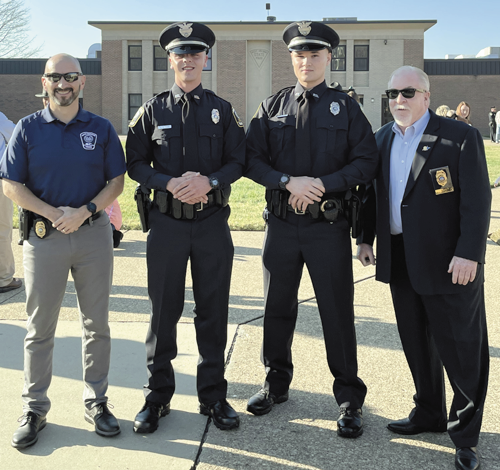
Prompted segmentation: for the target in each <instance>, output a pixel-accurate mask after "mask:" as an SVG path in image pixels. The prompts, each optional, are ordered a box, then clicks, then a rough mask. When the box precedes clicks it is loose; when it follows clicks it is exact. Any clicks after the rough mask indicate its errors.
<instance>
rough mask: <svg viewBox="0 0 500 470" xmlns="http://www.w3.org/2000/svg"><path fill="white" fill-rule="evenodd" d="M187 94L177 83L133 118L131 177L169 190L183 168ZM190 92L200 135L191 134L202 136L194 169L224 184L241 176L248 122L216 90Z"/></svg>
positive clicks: (128, 149)
mask: <svg viewBox="0 0 500 470" xmlns="http://www.w3.org/2000/svg"><path fill="white" fill-rule="evenodd" d="M183 94H184V92H183V91H182V89H181V88H179V87H178V86H177V84H174V85H173V87H172V88H171V89H170V90H167V91H164V92H163V93H160V94H158V95H156V96H154V97H153V98H151V99H150V100H149V101H147V102H146V103H145V104H144V106H143V107H141V108H140V109H139V111H138V112H137V114H136V115H135V117H134V119H132V121H131V122H130V124H129V132H128V136H127V144H126V154H127V169H128V172H129V175H130V177H131V178H132V179H134V180H135V181H138V182H139V183H140V184H142V185H144V186H146V187H148V188H150V189H155V190H160V191H165V190H166V187H167V183H168V182H169V181H170V179H171V178H173V177H174V178H177V177H179V176H181V175H182V174H183V173H184V170H183V158H184V157H183V154H182V148H183V146H182V143H183V142H182V101H181V98H182V96H183ZM191 95H193V96H194V100H193V101H192V102H191V104H190V106H191V110H192V109H194V110H195V113H196V135H193V136H192V138H193V139H197V140H198V165H199V167H198V168H196V169H194V168H193V169H192V170H190V171H199V172H200V174H202V175H204V176H208V177H215V178H217V179H218V181H219V187H220V188H221V189H223V188H225V187H228V186H229V185H230V184H231V183H233V182H234V181H236V180H237V179H238V178H240V176H241V174H242V171H243V166H244V164H245V132H244V130H243V123H242V122H241V121H240V119H239V118H238V116H237V115H236V113H235V111H234V109H233V108H232V107H231V104H230V103H229V102H227V101H225V100H223V99H222V98H220V97H218V96H217V95H216V94H215V93H214V92H213V91H211V90H205V89H203V87H202V86H201V85H199V86H198V87H197V88H196V89H194V90H193V91H191ZM190 112H191V111H190ZM151 164H152V165H151Z"/></svg>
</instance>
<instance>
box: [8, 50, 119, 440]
mask: <svg viewBox="0 0 500 470" xmlns="http://www.w3.org/2000/svg"><path fill="white" fill-rule="evenodd" d="M42 85H43V88H44V90H45V91H46V92H47V94H48V98H49V105H48V106H47V107H46V108H44V109H43V110H41V111H37V112H36V113H34V114H31V115H30V116H27V117H25V118H23V119H21V120H20V121H19V123H18V124H17V126H16V128H15V129H14V132H13V134H12V138H11V140H10V142H9V145H8V147H7V151H6V152H5V154H4V156H3V158H2V160H1V161H0V178H2V179H3V189H4V192H5V195H6V196H7V197H9V198H10V199H12V200H13V201H14V202H15V203H16V204H18V205H19V206H21V207H22V208H23V213H24V222H25V224H27V225H28V228H29V229H30V230H29V235H28V237H27V238H26V239H25V240H24V242H23V252H24V272H25V284H26V313H27V316H28V322H27V330H28V331H27V335H26V339H25V342H24V376H25V384H24V390H23V394H22V397H23V411H24V413H23V415H22V417H21V419H20V420H19V421H20V426H19V428H18V430H17V431H16V432H15V433H14V436H13V438H12V442H11V444H12V446H13V447H15V448H17V449H24V448H26V447H29V446H31V445H33V444H35V443H36V442H37V440H38V432H39V431H41V430H42V429H43V428H44V427H45V425H46V423H47V418H46V415H47V413H48V411H49V409H50V406H51V402H50V399H49V398H48V395H47V392H48V388H49V385H50V382H51V378H52V354H53V348H54V336H55V329H56V326H57V320H58V316H59V310H60V308H61V303H62V300H63V297H64V293H65V291H66V284H67V280H68V272H69V271H71V274H72V277H73V280H74V285H75V290H76V296H77V298H78V308H79V311H80V318H81V324H82V329H83V336H82V356H83V376H84V377H83V378H84V383H85V386H84V392H83V400H84V405H85V414H84V417H85V419H86V420H87V421H88V422H89V423H91V424H92V425H93V426H94V427H95V431H96V432H97V434H99V435H101V436H115V435H117V434H118V433H119V432H120V426H119V424H118V421H117V420H116V418H115V417H114V416H113V415H112V414H111V412H110V411H109V409H108V406H107V397H106V390H107V387H108V370H109V362H110V351H111V340H110V334H109V326H108V310H109V295H110V290H111V281H112V274H113V245H112V235H111V225H110V222H109V219H108V216H107V215H106V213H105V212H104V208H105V207H106V206H108V205H109V204H110V203H111V202H112V201H114V200H115V199H116V197H117V196H118V195H119V194H120V193H121V192H122V190H123V181H124V173H125V157H124V154H123V148H122V146H121V143H120V140H119V139H118V136H117V134H116V131H115V130H114V129H113V127H112V125H111V123H110V122H109V121H108V120H107V119H104V118H101V117H99V116H96V115H94V114H92V113H89V112H88V111H85V110H84V109H83V108H82V107H81V106H80V105H79V103H78V96H79V94H80V91H81V90H82V89H83V88H84V86H85V76H84V75H83V74H82V71H81V68H80V64H79V62H78V60H76V59H75V58H74V57H71V56H69V55H67V54H58V55H55V56H53V57H51V58H50V59H49V60H48V61H47V64H46V67H45V73H44V75H43V77H42Z"/></svg>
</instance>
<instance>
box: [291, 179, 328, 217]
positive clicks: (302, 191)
mask: <svg viewBox="0 0 500 470" xmlns="http://www.w3.org/2000/svg"><path fill="white" fill-rule="evenodd" d="M286 189H287V190H288V191H289V192H290V197H289V198H288V204H290V205H291V206H292V207H293V208H294V209H298V210H300V211H305V210H306V208H307V206H308V205H309V204H313V203H314V202H320V201H321V197H322V196H323V194H325V186H324V185H323V181H321V180H320V179H319V178H312V177H311V176H291V177H290V181H289V182H288V183H287V185H286Z"/></svg>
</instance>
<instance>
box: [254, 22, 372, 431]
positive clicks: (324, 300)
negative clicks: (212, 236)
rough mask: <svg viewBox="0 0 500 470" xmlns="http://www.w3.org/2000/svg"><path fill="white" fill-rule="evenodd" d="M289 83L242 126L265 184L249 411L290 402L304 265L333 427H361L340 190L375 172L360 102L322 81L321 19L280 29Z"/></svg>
mask: <svg viewBox="0 0 500 470" xmlns="http://www.w3.org/2000/svg"><path fill="white" fill-rule="evenodd" d="M283 40H284V42H285V43H286V45H287V46H288V49H289V51H290V53H291V59H292V64H293V68H294V73H295V75H296V77H297V80H298V81H297V84H296V85H295V86H294V87H289V88H285V89H283V90H281V91H279V92H278V93H277V94H275V95H273V96H271V97H269V98H267V99H266V100H265V101H264V102H263V103H262V104H261V105H260V107H259V109H258V111H257V114H256V115H255V116H254V118H253V120H252V122H251V123H250V126H249V129H248V132H247V169H246V174H245V175H246V176H247V177H249V178H251V179H253V180H254V181H256V182H257V183H260V184H262V185H263V186H265V187H266V200H267V210H268V212H269V214H268V223H267V228H266V237H265V241H264V248H263V265H264V291H265V293H266V295H265V316H264V341H263V354H262V356H263V363H264V365H265V368H266V379H265V382H264V386H263V388H262V389H261V390H260V391H259V392H258V393H257V394H255V395H254V396H253V397H251V398H250V400H249V402H248V406H247V410H248V411H250V412H251V413H253V414H255V415H262V414H265V413H268V412H269V411H271V408H272V407H273V405H274V404H277V403H282V402H284V401H286V400H288V389H289V387H290V383H291V381H292V375H293V364H292V359H291V344H292V339H293V333H294V328H295V322H296V318H297V309H298V300H297V295H298V288H299V284H300V278H301V275H302V269H303V266H304V263H305V264H306V265H307V268H308V270H309V273H310V275H311V279H312V282H313V286H314V291H315V294H316V299H317V303H318V309H319V313H320V316H321V321H322V325H323V332H324V338H325V345H326V350H327V359H328V364H329V366H330V370H331V372H332V374H333V376H334V377H335V381H334V384H333V393H334V395H335V398H336V400H337V403H338V404H339V406H340V417H339V421H338V434H339V435H340V436H342V437H357V436H360V435H361V434H362V432H363V419H362V411H361V407H362V405H363V401H364V398H365V395H366V386H365V384H364V383H363V382H362V380H361V379H360V378H358V376H357V370H358V367H357V357H356V336H355V330H354V312H353V277H352V276H353V275H352V260H351V257H352V256H351V242H350V232H349V224H348V222H347V219H346V217H345V214H344V208H343V204H344V201H343V199H344V195H345V193H346V191H347V190H348V189H349V188H353V187H354V186H356V185H358V184H361V183H366V182H368V181H370V179H371V178H372V177H373V176H374V175H375V173H376V169H377V162H378V155H377V147H376V144H375V140H374V138H373V135H372V130H371V126H370V124H369V122H368V121H367V119H366V117H365V115H364V114H363V112H362V111H361V109H360V107H359V105H358V104H357V103H356V102H355V101H354V100H353V99H352V98H350V97H349V96H347V95H346V94H345V93H343V92H341V91H338V90H337V89H334V88H330V87H328V86H327V85H326V83H325V79H324V77H325V70H326V68H327V67H328V66H329V64H330V61H331V51H332V49H334V48H335V47H336V46H337V45H338V43H339V36H338V35H337V33H336V32H335V31H334V30H333V29H331V28H330V27H329V26H327V25H325V24H323V23H317V22H310V21H302V22H298V23H292V24H290V25H289V26H287V28H285V30H284V32H283Z"/></svg>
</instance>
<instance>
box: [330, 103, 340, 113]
mask: <svg viewBox="0 0 500 470" xmlns="http://www.w3.org/2000/svg"><path fill="white" fill-rule="evenodd" d="M330 112H331V113H332V114H333V115H334V116H336V115H337V114H338V113H340V104H338V103H337V102H336V101H332V103H331V104H330Z"/></svg>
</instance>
